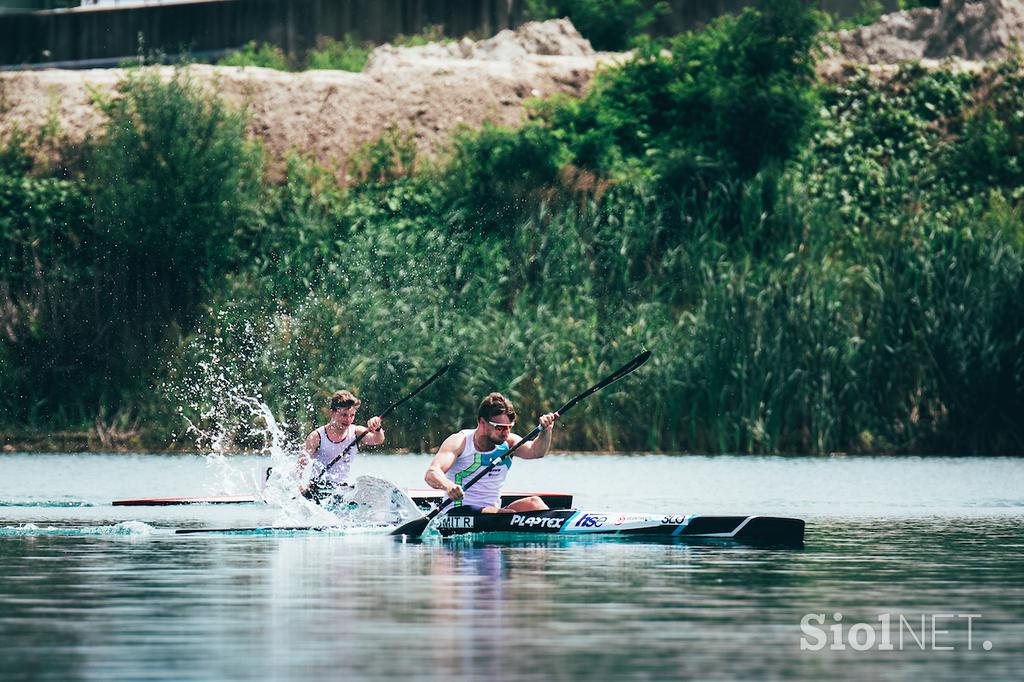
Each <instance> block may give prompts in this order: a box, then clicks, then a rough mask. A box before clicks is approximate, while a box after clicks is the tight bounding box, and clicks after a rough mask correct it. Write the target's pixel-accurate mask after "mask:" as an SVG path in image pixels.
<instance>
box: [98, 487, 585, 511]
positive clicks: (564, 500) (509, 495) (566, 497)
mask: <svg viewBox="0 0 1024 682" xmlns="http://www.w3.org/2000/svg"><path fill="white" fill-rule="evenodd" d="M406 492H407V493H408V494H409V497H411V498H412V499H413V500H414V501H415V502H416V504H417V505H419V506H420V507H424V508H426V507H429V506H430V505H431V503H432V502H437V501H438V500H440V499H441V497H442V493H441V491H440V490H434V489H432V488H409V489H408V490H407V491H406ZM532 495H536V496H538V497H540V498H541V499H542V500H544V503H545V504H546V505H547V506H548V507H549V508H551V509H569V508H570V507H572V495H570V494H569V493H529V492H506V493H502V495H501V505H502V506H503V507H506V506H508V505H510V504H512V502H513V501H515V500H518V499H520V498H523V497H530V496H532ZM262 501H263V500H261V499H260V498H258V497H255V496H253V495H208V496H206V497H144V498H140V499H137V500H114V501H113V502H111V504H112V505H113V506H115V507H172V506H179V505H186V504H256V503H257V502H262Z"/></svg>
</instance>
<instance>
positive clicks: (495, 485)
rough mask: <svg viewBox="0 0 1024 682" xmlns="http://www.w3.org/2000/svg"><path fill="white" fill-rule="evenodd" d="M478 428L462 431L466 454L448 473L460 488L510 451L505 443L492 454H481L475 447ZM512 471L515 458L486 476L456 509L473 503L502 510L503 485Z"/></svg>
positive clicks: (456, 460)
mask: <svg viewBox="0 0 1024 682" xmlns="http://www.w3.org/2000/svg"><path fill="white" fill-rule="evenodd" d="M475 431H476V429H465V430H463V431H460V433H462V434H463V435H464V436H466V446H465V447H464V448H462V454H460V455H459V456H458V457H456V458H455V464H453V465H452V468H451V469H449V470H448V471H447V472H446V474H445V475H446V476H447V477H448V480H449V481H452V482H453V483H455V484H456V485H461V486H465V484H466V483H467V482H468V481H469V479H471V478H473V476H475V475H476V472H477V471H479V470H480V469H482V468H483V467H486V466H487V465H488V464H490V463H491V462H493V461H494V460H496V459H498V458H499V457H501V456H502V455H504V454H505V453H506V452H508V443H502V444H501V445H499V446H498V447H496V448H494V449H493V450H491V451H490V452H477V451H476V448H475V447H474V445H473V433H474V432H475ZM510 468H512V458H511V457H509V458H508V459H506V460H505V461H503V462H502V463H501V464H499V465H498V466H496V467H494V468H493V469H491V470H490V471H489V472H488V473H487V475H486V476H484V477H483V478H481V479H480V480H479V481H477V482H476V483H474V484H473V486H472V487H471V488H470V489H469V490H467V491H466V495H465V497H463V499H462V500H461V501H457V502H455V506H459V505H461V504H473V505H477V506H480V507H501V486H502V484H503V483H504V482H505V477H506V476H508V470H509V469H510Z"/></svg>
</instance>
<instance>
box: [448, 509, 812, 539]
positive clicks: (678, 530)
mask: <svg viewBox="0 0 1024 682" xmlns="http://www.w3.org/2000/svg"><path fill="white" fill-rule="evenodd" d="M436 528H437V530H438V532H440V533H441V535H444V536H450V535H458V534H465V533H541V534H548V535H601V534H604V535H621V536H625V535H630V536H656V537H661V538H678V539H680V540H686V541H691V540H709V541H729V542H738V543H742V544H748V545H788V546H800V545H802V544H803V541H804V522H803V521H802V520H801V519H789V518H780V517H775V516H699V515H696V514H694V515H682V514H680V515H674V514H670V515H651V514H620V513H616V512H587V511H577V510H575V509H550V510H545V511H533V512H522V513H501V514H480V513H473V512H461V511H460V510H459V509H453V510H451V511H449V512H448V513H447V514H445V515H444V516H443V517H442V518H440V519H438V520H437V522H436Z"/></svg>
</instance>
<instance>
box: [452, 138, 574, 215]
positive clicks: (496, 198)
mask: <svg viewBox="0 0 1024 682" xmlns="http://www.w3.org/2000/svg"><path fill="white" fill-rule="evenodd" d="M566 161H567V155H566V153H565V148H564V147H563V146H562V144H561V143H560V142H559V141H558V139H557V137H556V136H554V135H552V134H551V132H550V130H548V129H546V128H543V127H540V126H535V125H526V126H523V127H522V128H519V129H518V130H507V129H504V128H499V127H497V126H494V125H492V124H490V123H485V124H484V126H483V127H482V128H481V129H480V130H478V131H470V130H462V131H461V132H460V133H458V134H456V136H455V139H454V142H453V147H452V158H451V162H450V163H449V165H448V166H447V168H445V170H444V173H443V183H444V187H445V190H444V191H445V193H446V195H447V197H448V203H449V206H450V210H451V218H450V220H451V221H452V224H453V225H456V226H458V227H460V228H462V229H478V230H481V231H483V232H489V231H491V230H493V229H495V228H496V227H498V226H499V225H508V224H510V223H514V222H515V221H516V219H517V217H519V216H521V215H523V214H524V213H525V212H527V211H530V210H532V209H533V208H534V207H535V206H536V205H537V204H538V203H539V202H540V201H541V200H543V199H544V197H545V192H546V191H547V190H550V189H552V188H553V187H554V186H555V185H556V183H557V180H558V173H559V171H560V170H561V169H562V167H563V166H564V164H565V162H566Z"/></svg>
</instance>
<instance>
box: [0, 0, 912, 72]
mask: <svg viewBox="0 0 1024 682" xmlns="http://www.w3.org/2000/svg"><path fill="white" fill-rule="evenodd" d="M769 1H770V0H769ZM862 3H863V0H817V1H816V2H815V4H817V5H818V6H820V7H823V8H824V9H828V10H830V11H835V12H838V13H840V14H842V15H849V14H852V13H856V11H858V10H859V8H860V7H861V6H862ZM897 3H898V0H883V3H882V4H883V5H884V6H886V7H888V8H890V9H891V8H894V7H895V6H896V5H897ZM524 4H525V3H524V2H523V0H199V1H197V2H185V3H181V4H177V3H169V4H154V5H148V6H142V7H132V8H119V7H114V8H96V7H91V8H79V9H74V10H70V11H64V10H57V11H53V12H36V13H32V14H19V15H0V66H16V65H23V64H39V63H44V62H45V63H54V62H56V63H57V64H58V65H61V66H71V65H72V63H75V62H77V64H74V65H76V66H113V65H116V64H117V62H118V61H120V60H123V59H127V58H130V57H133V56H135V55H138V54H139V52H140V36H141V40H142V42H141V49H142V51H143V52H144V53H146V54H148V53H151V52H152V51H155V50H156V51H161V52H164V53H166V54H169V55H177V54H180V53H182V52H183V51H190V52H194V53H200V54H211V53H212V54H218V53H221V52H223V51H224V50H227V49H231V48H237V47H241V46H242V45H244V44H245V43H246V42H248V41H250V40H255V41H258V42H269V43H273V44H275V45H278V46H279V47H281V48H283V49H284V50H285V51H288V52H302V51H304V50H306V49H308V48H309V47H311V46H312V45H313V44H314V43H315V41H316V38H317V36H329V37H333V38H340V37H342V36H344V35H345V34H352V35H355V36H356V37H358V38H361V39H364V40H370V41H373V42H376V43H383V42H386V41H388V40H391V39H392V38H394V37H395V36H396V35H398V34H405V35H411V34H414V33H419V32H420V31H422V30H423V29H424V28H425V27H427V26H432V25H440V26H442V27H443V29H444V33H445V35H449V36H462V35H466V34H474V35H477V36H481V37H486V36H491V35H493V34H495V33H497V32H498V31H500V30H501V29H504V28H513V27H515V26H518V25H519V24H520V23H521V22H522V19H523V17H522V12H523V5H524ZM669 4H670V6H671V7H672V12H671V13H670V14H668V15H666V16H663V17H662V18H661V19H659V21H658V24H657V25H656V26H654V27H652V29H653V32H654V33H657V34H660V35H671V34H675V33H679V32H680V31H684V30H689V29H693V28H695V27H697V26H699V25H701V24H704V23H706V22H707V21H709V20H711V19H713V18H714V17H716V16H718V15H720V14H723V13H725V12H737V11H739V10H741V9H742V8H744V7H747V6H749V5H752V4H755V3H754V2H752V0H670V3H669Z"/></svg>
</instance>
